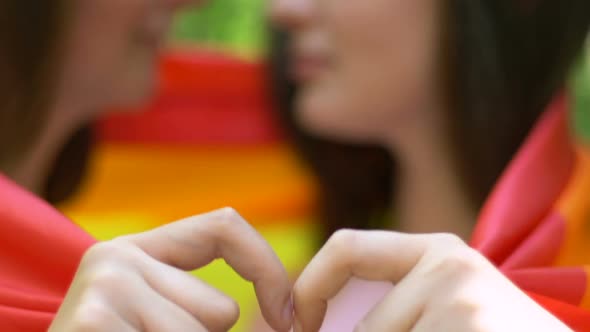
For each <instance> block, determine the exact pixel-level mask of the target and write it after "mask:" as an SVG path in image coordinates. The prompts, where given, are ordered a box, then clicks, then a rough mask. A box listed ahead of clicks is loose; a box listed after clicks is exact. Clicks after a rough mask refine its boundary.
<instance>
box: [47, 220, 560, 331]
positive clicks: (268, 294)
mask: <svg viewBox="0 0 590 332" xmlns="http://www.w3.org/2000/svg"><path fill="white" fill-rule="evenodd" d="M217 258H223V259H225V261H226V262H227V263H228V264H229V265H231V266H232V267H233V268H234V269H235V270H236V272H238V273H239V274H240V275H241V276H242V277H243V278H245V279H247V280H249V281H252V282H253V283H254V286H255V290H256V295H257V297H258V300H259V303H260V308H261V311H262V314H263V316H264V318H265V319H266V321H267V322H268V323H269V324H270V326H272V327H273V328H274V329H275V330H277V331H288V330H289V329H290V328H291V327H292V326H294V329H295V331H296V332H302V331H304V332H312V331H318V330H319V329H320V327H321V325H322V322H323V319H324V316H325V313H326V309H327V302H328V300H329V299H331V298H332V297H334V296H335V295H336V294H337V293H338V292H339V291H340V289H341V288H342V287H344V286H345V284H346V283H347V281H348V280H349V279H350V278H351V277H353V276H354V277H358V278H361V279H366V280H375V281H389V282H392V283H393V284H395V285H396V287H394V288H393V290H392V291H391V292H390V293H389V294H388V295H386V297H385V298H384V299H383V300H382V301H381V302H380V303H379V304H378V305H377V306H376V307H375V308H373V310H372V311H371V312H370V313H369V314H368V315H367V316H366V317H365V319H364V320H363V321H362V322H361V323H360V324H359V325H358V326H357V327H356V328H355V331H396V332H397V331H399V332H402V331H403V332H406V331H416V332H418V331H453V332H462V331H465V332H467V331H482V332H483V331H485V332H492V331H494V332H496V331H553V332H554V331H570V330H569V329H568V328H567V327H566V326H565V325H563V324H562V323H561V322H560V321H559V320H557V319H556V318H554V317H553V316H552V315H550V314H549V313H548V312H546V311H544V309H542V308H541V307H540V306H538V305H537V304H536V303H535V302H534V301H533V300H531V299H530V298H529V297H528V296H526V295H525V294H524V293H523V292H521V291H520V290H519V289H518V288H517V287H516V286H514V285H513V284H512V283H511V282H510V281H508V280H507V279H506V278H505V277H504V276H503V275H502V274H501V273H500V272H499V271H497V270H496V269H495V268H494V266H492V264H491V263H489V262H488V261H487V260H486V259H485V258H484V257H482V256H480V255H479V254H478V253H477V252H475V251H474V250H472V249H470V248H469V247H468V246H467V245H466V244H465V243H463V242H462V241H461V240H459V239H458V238H456V237H454V236H450V235H406V234H400V233H394V232H360V231H358V232H357V231H341V232H338V233H337V234H335V235H334V236H333V237H332V238H331V239H330V240H329V241H328V242H327V243H326V245H325V246H324V248H322V249H321V251H320V252H319V253H318V254H317V255H316V257H315V258H314V259H313V260H312V261H311V263H310V264H309V265H308V266H307V267H306V269H305V270H304V272H303V273H302V274H301V276H300V277H299V279H298V280H297V282H296V283H295V285H294V286H293V287H291V284H290V283H289V279H288V276H287V272H286V271H285V269H284V268H283V266H282V264H281V262H280V261H279V259H278V258H277V256H276V255H275V254H274V252H273V250H272V249H271V248H270V246H269V245H268V244H267V243H266V242H265V241H264V239H263V238H262V237H261V236H260V235H259V234H258V233H257V232H256V231H255V230H254V229H253V228H252V227H251V226H250V225H249V224H248V223H247V222H246V221H245V220H243V219H242V218H241V217H240V216H239V214H238V213H237V212H235V211H234V210H232V209H223V210H219V211H215V212H212V213H209V214H205V215H200V216H196V217H192V218H189V219H186V220H182V221H179V222H176V223H173V224H170V225H167V226H164V227H161V228H158V229H155V230H153V231H149V232H146V233H141V234H137V235H132V236H126V237H122V238H119V239H116V240H113V241H109V242H104V243H101V244H98V245H96V246H94V247H93V248H92V249H90V250H89V251H88V252H87V254H86V255H85V257H84V258H83V260H82V262H81V265H80V267H79V270H78V272H77V274H76V276H75V278H74V281H73V283H72V286H71V288H70V290H69V291H68V294H67V296H66V298H65V300H64V303H63V305H62V307H61V308H60V310H59V312H58V314H57V316H56V318H55V320H54V322H53V324H52V325H51V327H50V329H49V331H50V332H57V331H59V332H74V331H109V332H110V331H121V332H127V331H129V332H131V331H146V332H156V331H227V330H229V329H230V328H231V327H232V326H233V325H234V324H235V323H236V321H237V319H238V317H239V307H238V306H237V304H236V303H235V302H234V301H233V300H232V299H230V298H228V297H227V296H225V295H223V294H221V293H220V292H219V291H217V290H215V289H214V288H212V287H211V286H209V285H207V284H205V283H204V282H202V281H200V280H198V279H196V278H194V277H193V276H191V275H188V274H187V273H186V272H185V271H190V270H195V269H198V268H201V267H203V266H205V265H207V264H208V263H210V262H211V261H212V260H214V259H217ZM293 308H294V311H293ZM293 312H294V314H293ZM352 328H353V327H351V329H352Z"/></svg>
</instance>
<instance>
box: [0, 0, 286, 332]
mask: <svg viewBox="0 0 590 332" xmlns="http://www.w3.org/2000/svg"><path fill="white" fill-rule="evenodd" d="M188 3H190V1H188V0H186V1H185V0H156V1H152V0H149V1H148V0H130V1H119V0H109V1H104V0H84V1H65V0H64V1H48V2H43V3H38V4H35V6H31V5H30V4H29V3H28V2H26V1H25V2H23V1H20V0H7V1H2V3H1V4H0V68H1V71H2V77H0V91H1V92H0V94H2V96H1V97H0V169H1V170H2V173H3V174H5V175H6V176H4V175H0V330H2V331H7V332H10V331H15V332H16V331H19V332H23V331H24V332H29V331H30V332H33V331H47V329H48V328H49V330H50V331H60V332H62V331H88V330H93V331H94V330H98V331H136V330H146V331H154V330H156V331H205V330H227V329H229V328H230V327H231V326H232V325H233V323H234V322H235V320H236V319H237V316H238V310H237V308H236V305H235V303H234V302H233V300H231V299H229V298H227V297H226V296H225V295H222V294H221V293H219V292H218V291H216V290H214V289H213V288H211V287H210V286H208V285H206V284H204V283H203V282H200V281H198V280H197V279H194V278H192V277H188V276H187V275H186V274H184V273H183V272H181V270H182V269H195V268H199V267H202V266H204V265H206V264H208V263H209V261H211V260H213V259H215V258H218V257H220V258H221V257H224V258H225V259H226V260H227V261H228V263H229V264H231V265H232V266H234V267H235V269H236V271H238V272H239V273H241V274H242V275H243V276H244V277H245V278H247V279H250V280H252V281H254V283H255V285H256V290H257V294H258V295H259V297H260V300H261V303H262V310H263V312H264V313H265V316H266V317H268V320H269V322H270V323H271V325H272V326H273V327H274V328H275V329H277V330H286V329H287V328H288V327H290V326H291V312H292V309H291V308H292V306H290V305H289V302H290V285H289V283H288V279H287V276H286V273H285V271H284V268H283V267H282V265H281V264H280V262H279V260H278V259H277V257H276V256H275V255H274V253H273V252H272V250H271V249H270V247H269V246H268V245H267V244H266V243H265V242H264V241H263V240H262V238H261V237H260V236H259V235H258V234H257V233H256V232H255V231H254V230H253V229H252V228H251V227H250V226H249V225H248V224H247V223H246V222H244V221H243V220H242V219H241V217H240V216H239V215H238V214H237V213H235V211H233V210H231V209H223V210H220V211H216V212H213V213H210V214H207V215H203V216H198V217H194V218H191V219H188V220H185V221H181V222H177V223H174V224H171V225H169V226H167V227H164V228H161V229H159V230H154V231H152V232H150V233H146V234H139V235H135V236H130V237H128V238H125V239H118V240H116V241H111V242H106V243H101V244H95V241H94V240H93V239H92V238H91V237H90V236H89V235H87V234H85V233H84V232H83V231H82V230H80V229H78V228H77V227H76V226H74V224H73V223H71V222H70V221H68V220H67V219H66V218H65V217H63V216H62V215H60V214H59V213H58V212H57V211H55V210H54V209H53V208H51V207H50V206H49V205H47V204H46V203H44V202H42V201H41V200H40V199H38V198H36V197H34V196H33V194H31V193H29V192H28V191H26V190H24V189H23V188H21V187H19V186H18V185H17V184H15V183H14V182H13V180H15V181H16V182H18V183H19V184H20V185H21V186H22V187H26V188H27V189H29V190H30V191H32V192H36V193H42V192H43V188H44V185H45V183H46V182H47V176H48V174H49V173H50V172H51V169H52V168H53V164H54V161H55V159H56V156H57V154H58V153H59V152H60V151H61V148H62V146H63V144H64V142H65V140H67V138H68V137H70V136H71V135H72V133H74V132H76V131H77V130H79V128H81V127H83V126H85V125H86V124H87V123H88V122H90V121H92V120H93V119H94V118H95V117H96V116H97V115H98V114H99V113H100V112H102V110H103V109H105V108H106V106H111V105H113V104H119V105H129V104H131V103H137V102H141V101H142V100H144V99H145V98H146V97H147V96H149V94H150V92H151V90H152V87H153V85H154V83H155V77H154V76H155V75H154V73H155V63H156V58H157V53H158V51H159V50H160V49H161V46H162V43H163V41H164V39H165V36H166V33H167V28H168V25H169V23H170V20H171V17H172V14H173V12H174V11H175V10H176V9H177V8H179V7H181V6H183V5H186V4H188ZM9 177H10V178H12V179H13V180H9V179H8V178H9ZM249 262H256V264H250V263H249ZM76 269H77V270H78V271H77V272H76ZM74 276H75V278H74ZM72 279H74V281H73V282H72ZM70 285H71V288H70ZM270 285H272V286H270ZM68 288H70V290H69V292H68V295H67V297H66V298H65V300H64V296H65V294H66V291H68ZM58 309H59V313H58V314H57V316H56V313H57V312H58ZM54 318H55V319H54ZM50 325H51V326H50Z"/></svg>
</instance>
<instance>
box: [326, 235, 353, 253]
mask: <svg viewBox="0 0 590 332" xmlns="http://www.w3.org/2000/svg"><path fill="white" fill-rule="evenodd" d="M358 236H359V232H358V231H353V230H349V229H343V230H339V231H337V232H336V233H334V235H332V237H330V239H329V240H328V242H327V243H326V249H327V250H328V251H329V252H330V253H332V254H336V255H342V254H348V253H351V251H352V248H353V247H354V246H355V245H356V243H357V241H358Z"/></svg>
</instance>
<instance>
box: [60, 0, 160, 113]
mask: <svg viewBox="0 0 590 332" xmlns="http://www.w3.org/2000/svg"><path fill="white" fill-rule="evenodd" d="M145 3H146V1H144V0H125V1H120V0H85V1H80V3H79V6H78V7H77V8H76V12H75V13H76V15H75V19H74V22H73V26H72V29H71V31H72V33H71V35H70V36H71V37H70V38H69V43H68V48H67V54H66V63H65V74H66V83H67V84H68V85H69V86H70V88H72V89H75V90H78V93H79V94H80V95H84V96H88V95H89V94H90V95H91V96H90V98H89V100H93V101H94V102H95V103H101V104H108V103H111V102H117V99H119V97H118V95H122V94H133V93H134V92H133V91H126V90H128V88H127V87H126V86H125V85H130V84H129V83H136V84H137V85H138V87H137V89H140V87H141V85H143V84H145V83H143V82H141V81H139V80H136V82H129V81H130V79H129V78H130V76H131V77H135V76H137V77H140V76H141V75H139V74H145V73H146V72H147V71H148V69H150V68H149V66H153V64H152V63H151V62H150V60H151V59H149V58H150V57H149V54H148V52H147V50H146V51H144V50H142V49H141V47H140V46H139V45H138V43H137V42H136V38H137V37H136V34H137V31H138V29H139V28H140V27H141V23H142V18H143V17H144V16H145V15H146V8H147V7H146V5H145ZM105 18H108V20H105ZM148 63H149V66H148ZM139 67H141V68H142V69H141V70H138V68H139ZM142 78H144V79H145V78H146V77H142Z"/></svg>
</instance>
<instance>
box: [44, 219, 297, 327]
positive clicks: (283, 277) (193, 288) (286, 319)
mask: <svg viewBox="0 0 590 332" xmlns="http://www.w3.org/2000/svg"><path fill="white" fill-rule="evenodd" d="M216 258H224V259H225V261H226V262H227V263H228V264H229V265H231V266H232V267H233V268H234V269H235V270H236V272H238V273H239V274H240V275H241V276H242V277H244V278H245V279H247V280H250V281H252V282H253V283H254V286H255V290H256V294H257V297H258V300H259V302H260V306H261V309H262V313H263V315H264V317H265V319H266V320H267V321H268V323H269V324H270V325H271V326H272V327H273V328H274V329H276V330H280V331H285V330H288V329H289V328H290V327H291V320H292V305H291V304H290V294H291V287H290V283H289V280H288V277H287V273H286V271H285V269H284V268H283V266H282V265H281V262H280V261H279V259H278V258H277V257H276V255H275V254H274V252H273V251H272V249H271V248H270V246H269V245H268V244H267V243H266V242H265V241H264V240H263V239H262V237H261V236H260V235H259V234H258V233H257V232H256V231H255V230H254V229H253V228H252V227H251V226H249V225H248V224H247V223H246V221H244V220H243V219H242V218H241V217H240V216H239V215H238V214H237V213H236V212H235V211H234V210H232V209H223V210H219V211H216V212H213V213H209V214H205V215H201V216H197V217H193V218H189V219H186V220H182V221H179V222H176V223H173V224H170V225H167V226H164V227H161V228H158V229H155V230H153V231H149V232H146V233H142V234H137V235H131V236H126V237H122V238H119V239H116V240H113V241H109V242H104V243H100V244H97V245H96V246H94V247H93V248H91V249H90V250H89V251H88V252H87V253H86V254H85V256H84V258H83V259H82V262H81V264H80V267H79V270H78V272H77V274H76V276H75V278H74V281H73V283H72V286H71V288H70V290H69V291H68V294H67V296H66V298H65V301H64V303H63V305H62V307H61V308H60V310H59V312H58V314H57V316H56V318H55V320H54V322H53V324H52V325H51V327H50V329H49V331H50V332H52V331H54V332H57V331H59V332H73V331H105V332H106V331H108V332H111V331H121V332H124V331H150V332H151V331H179V332H180V331H182V332H184V331H227V330H229V329H230V328H231V327H232V326H233V325H234V324H235V322H236V321H237V319H238V316H239V308H238V306H237V304H236V303H235V302H234V301H233V300H232V299H230V298H228V297H226V296H225V295H223V294H221V293H220V292H218V291H217V290H215V289H214V288H212V287H210V286H209V285H207V284H205V283H204V282H202V281H200V280H198V279H196V278H195V277H193V276H191V275H189V274H187V273H186V272H185V271H190V270H194V269H198V268H200V267H203V266H205V265H207V264H209V263H210V262H211V261H212V260H214V259H216Z"/></svg>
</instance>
